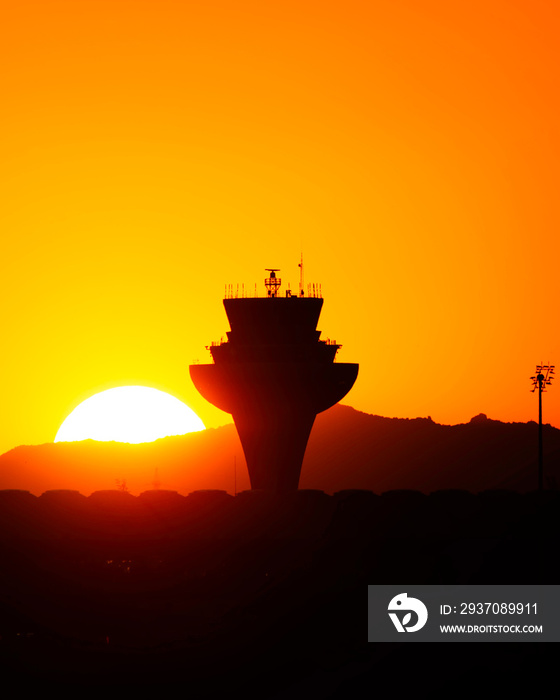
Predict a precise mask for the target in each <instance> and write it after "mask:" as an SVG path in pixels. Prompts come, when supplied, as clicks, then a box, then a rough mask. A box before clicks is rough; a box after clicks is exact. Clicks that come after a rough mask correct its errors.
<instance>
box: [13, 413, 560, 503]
mask: <svg viewBox="0 0 560 700" xmlns="http://www.w3.org/2000/svg"><path fill="white" fill-rule="evenodd" d="M537 430H538V426H537V424H536V423H535V422H533V421H530V422H528V423H504V422H502V421H499V420H494V419H490V418H488V417H487V416H486V415H485V414H483V413H481V414H478V415H477V416H474V417H473V418H472V419H471V420H470V421H469V422H468V423H460V424H457V425H443V424H439V423H435V422H434V421H433V420H432V419H431V418H430V417H427V418H387V417H383V416H378V415H374V414H369V413H365V412H363V411H358V410H356V409H354V408H352V407H350V406H346V405H340V404H338V405H336V406H334V407H333V408H331V409H329V410H328V411H325V412H324V413H321V414H319V415H318V416H317V419H316V421H315V425H314V428H313V430H312V432H311V437H310V439H309V443H308V447H307V452H306V456H305V460H304V463H303V469H302V475H301V480H300V489H319V490H322V491H325V492H327V493H334V492H336V491H340V490H346V489H365V490H369V491H374V492H377V493H382V492H384V491H388V490H395V489H413V490H419V491H422V492H425V493H429V492H431V491H435V490H442V489H464V490H468V491H473V492H478V491H482V490H485V489H502V488H507V489H512V490H517V491H520V492H526V491H531V490H534V489H535V488H536V486H537ZM543 433H544V452H545V480H547V485H548V486H549V487H552V488H555V487H556V483H557V481H558V479H559V477H560V430H558V429H557V428H554V427H552V426H550V425H548V424H547V425H545V426H543ZM118 487H120V488H126V489H128V490H129V491H130V492H131V493H141V492H142V491H146V490H150V489H153V488H159V487H161V488H162V489H164V490H166V489H167V490H175V491H178V492H180V493H184V494H187V493H190V492H192V491H196V490H206V489H221V490H225V491H228V492H230V493H233V492H234V491H237V492H239V491H243V490H246V489H249V488H250V484H249V478H248V474H247V468H246V465H245V459H244V455H243V450H242V448H241V444H240V442H239V438H238V436H237V432H236V430H235V427H234V425H233V424H228V425H224V426H221V427H219V428H209V429H207V430H204V431H200V432H197V433H188V434H187V435H181V436H170V437H167V438H161V439H159V440H156V441H154V442H151V443H141V444H138V445H135V444H128V443H118V442H96V441H94V440H84V441H82V442H70V443H45V444H43V445H21V446H18V447H15V448H13V449H12V450H10V451H8V452H6V453H4V454H3V455H0V489H22V490H28V491H30V492H32V493H34V494H36V495H40V494H41V493H43V492H45V491H48V490H56V489H73V490H78V491H80V493H83V494H86V495H87V494H89V493H92V492H94V491H97V490H103V489H111V488H113V489H114V488H118Z"/></svg>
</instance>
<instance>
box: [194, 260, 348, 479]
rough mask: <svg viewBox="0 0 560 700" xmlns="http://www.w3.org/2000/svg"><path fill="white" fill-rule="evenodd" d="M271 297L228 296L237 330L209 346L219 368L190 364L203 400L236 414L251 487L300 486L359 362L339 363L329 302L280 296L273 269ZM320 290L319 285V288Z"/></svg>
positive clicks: (268, 284)
mask: <svg viewBox="0 0 560 700" xmlns="http://www.w3.org/2000/svg"><path fill="white" fill-rule="evenodd" d="M267 271H268V272H269V277H268V278H267V279H266V280H265V287H266V290H267V296H266V297H241V298H239V297H237V298H236V297H233V295H232V298H225V299H224V307H225V310H226V314H227V317H228V320H229V324H230V328H231V330H230V331H228V333H227V340H226V341H224V342H221V343H214V344H213V345H212V346H211V347H210V348H209V349H210V352H211V354H212V359H213V364H207V365H191V366H190V368H189V369H190V375H191V378H192V380H193V382H194V385H195V386H196V388H197V389H198V391H199V392H200V393H201V394H202V396H203V397H204V398H205V399H206V400H207V401H209V402H210V403H211V404H213V405H214V406H216V407H217V408H219V409H221V410H222V411H225V412H226V413H231V414H232V417H233V420H234V422H235V426H236V428H237V432H238V433H239V438H240V440H241V444H242V446H243V451H244V453H245V458H246V461H247V468H248V470H249V478H250V480H251V488H252V489H266V490H270V491H276V492H285V491H292V490H295V489H297V487H298V483H299V477H300V472H301V465H302V462H303V457H304V454H305V448H306V446H307V441H308V439H309V435H310V433H311V428H312V427H313V422H314V420H315V416H316V415H317V413H320V412H321V411H325V410H326V409H327V408H330V407H331V406H333V405H334V404H336V403H337V402H338V401H340V400H341V399H342V398H343V397H344V396H345V395H346V394H347V393H348V392H349V391H350V389H351V388H352V386H353V384H354V382H355V381H356V377H357V375H358V365H357V364H342V363H335V362H334V360H335V356H336V353H337V351H338V349H339V347H340V345H338V344H337V343H335V342H334V341H329V340H320V334H321V332H320V331H318V330H316V327H317V323H318V321H319V315H320V313H321V308H322V306H323V299H322V298H321V297H320V296H318V295H315V296H305V295H304V293H303V287H302V285H301V284H300V293H299V296H295V295H294V296H292V295H291V294H290V292H289V291H288V292H287V293H286V296H284V297H281V296H279V289H280V286H281V280H280V279H279V278H278V277H277V276H276V272H278V270H275V269H269V270H267ZM317 289H318V288H317Z"/></svg>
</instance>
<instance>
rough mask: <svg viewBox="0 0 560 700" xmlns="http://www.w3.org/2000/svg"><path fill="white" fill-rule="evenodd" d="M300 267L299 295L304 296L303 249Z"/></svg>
mask: <svg viewBox="0 0 560 700" xmlns="http://www.w3.org/2000/svg"><path fill="white" fill-rule="evenodd" d="M298 267H299V295H300V297H302V296H303V251H302V252H301V261H300V263H299V265H298Z"/></svg>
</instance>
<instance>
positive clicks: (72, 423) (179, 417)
mask: <svg viewBox="0 0 560 700" xmlns="http://www.w3.org/2000/svg"><path fill="white" fill-rule="evenodd" d="M198 430H204V424H203V422H202V421H201V420H200V418H199V417H198V416H197V415H196V413H195V412H194V411H192V410H191V409H190V408H189V407H188V406H186V405H185V404H184V403H183V402H182V401H179V399H176V398H175V397H174V396H171V395H170V394H166V393H165V392H163V391H159V390H158V389H153V388H150V387H145V386H121V387H116V388H114V389H108V390H107V391H102V392H100V393H99V394H94V395H93V396H91V397H90V398H89V399H86V400H85V401H83V402H82V403H81V404H80V405H79V406H77V407H76V408H75V409H74V410H73V411H72V413H70V415H69V416H68V417H67V418H66V420H65V421H64V423H63V424H62V425H61V426H60V428H59V430H58V433H57V434H56V437H55V439H54V441H55V442H74V441H77V440H87V439H92V440H99V441H111V440H114V441H116V442H131V443H139V442H152V441H153V440H157V439H158V438H162V437H166V436H168V435H184V434H185V433H191V432H195V431H198Z"/></svg>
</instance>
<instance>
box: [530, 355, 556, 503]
mask: <svg viewBox="0 0 560 700" xmlns="http://www.w3.org/2000/svg"><path fill="white" fill-rule="evenodd" d="M553 379H554V365H550V364H548V365H543V364H540V365H537V373H536V375H535V376H534V377H531V380H532V382H533V388H532V389H531V391H532V392H535V391H537V390H538V392H539V491H542V490H543V488H544V486H543V481H544V470H543V440H542V395H543V391H546V388H545V387H547V386H550V384H552V380H553Z"/></svg>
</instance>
